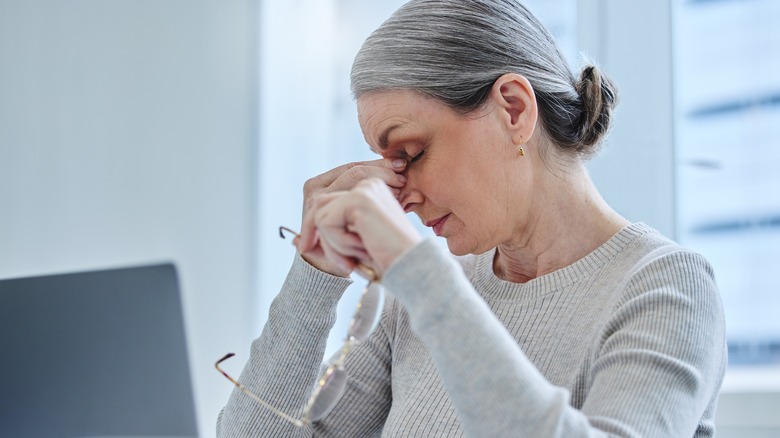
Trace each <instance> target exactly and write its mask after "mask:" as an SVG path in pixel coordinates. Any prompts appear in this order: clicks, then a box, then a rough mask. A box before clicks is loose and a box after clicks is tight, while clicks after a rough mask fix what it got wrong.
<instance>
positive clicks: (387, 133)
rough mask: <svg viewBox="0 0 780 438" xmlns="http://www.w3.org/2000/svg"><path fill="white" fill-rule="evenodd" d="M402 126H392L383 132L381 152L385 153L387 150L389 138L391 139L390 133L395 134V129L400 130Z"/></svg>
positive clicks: (380, 141) (380, 140)
mask: <svg viewBox="0 0 780 438" xmlns="http://www.w3.org/2000/svg"><path fill="white" fill-rule="evenodd" d="M399 126H400V125H392V126H389V127H388V128H387V129H385V130H384V131H382V134H381V135H380V136H379V150H380V151H383V150H385V149H387V143H388V137H390V133H391V132H393V129H395V128H398V127H399Z"/></svg>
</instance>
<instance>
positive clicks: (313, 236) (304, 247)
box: [298, 192, 343, 253]
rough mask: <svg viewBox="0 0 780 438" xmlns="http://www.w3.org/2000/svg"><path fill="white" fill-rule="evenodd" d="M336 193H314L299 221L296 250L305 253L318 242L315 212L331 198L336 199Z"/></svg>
mask: <svg viewBox="0 0 780 438" xmlns="http://www.w3.org/2000/svg"><path fill="white" fill-rule="evenodd" d="M342 193H343V192H338V193H325V194H320V195H315V196H314V197H313V198H312V200H311V207H309V208H307V211H306V212H304V214H303V220H302V221H301V232H300V236H301V238H300V241H299V242H298V252H300V253H306V252H308V251H311V250H312V249H314V247H316V246H317V243H318V234H317V225H316V217H315V216H316V214H317V212H318V211H319V210H320V209H322V208H323V207H324V206H325V205H327V204H328V203H330V202H331V201H332V200H333V199H336V198H337V197H338V196H340V194H342Z"/></svg>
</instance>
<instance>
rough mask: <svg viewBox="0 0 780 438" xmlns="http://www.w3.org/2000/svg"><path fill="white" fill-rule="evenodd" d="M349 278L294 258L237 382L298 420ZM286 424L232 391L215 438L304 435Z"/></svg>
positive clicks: (301, 430) (236, 389)
mask: <svg viewBox="0 0 780 438" xmlns="http://www.w3.org/2000/svg"><path fill="white" fill-rule="evenodd" d="M349 284H350V279H348V278H341V277H336V276H332V275H330V274H327V273H325V272H322V271H319V270H317V269H316V268H314V267H313V266H311V265H310V264H309V263H307V262H306V261H305V260H303V259H302V258H301V257H300V255H298V254H296V257H295V261H294V262H293V265H292V268H291V269H290V272H289V274H288V275H287V278H286V280H285V282H284V284H283V286H282V290H281V291H280V292H279V294H278V295H277V297H276V298H275V299H274V301H273V303H272V304H271V308H270V312H269V317H268V321H267V323H266V325H265V327H264V328H263V332H262V334H261V335H260V337H259V338H257V339H256V340H255V341H254V342H253V343H252V347H251V351H250V357H249V360H248V361H247V363H246V365H245V367H244V370H243V371H242V372H241V376H240V377H239V378H238V381H239V382H241V383H242V384H243V385H244V386H245V387H246V388H247V389H249V390H250V391H252V392H253V393H255V394H257V395H258V396H259V397H260V398H261V399H263V400H265V401H266V402H268V403H269V404H271V405H272V406H274V407H276V408H277V409H279V410H281V411H282V412H285V413H287V414H288V415H290V416H292V417H296V418H299V417H300V415H301V414H302V410H303V408H304V407H305V405H306V403H307V401H308V399H309V397H310V396H311V392H312V388H313V387H314V385H315V382H316V380H317V376H318V373H319V370H320V364H321V362H322V359H323V355H324V352H325V346H326V342H327V338H328V333H329V331H330V329H331V327H332V326H333V324H334V322H335V319H336V307H337V304H338V300H339V299H340V297H341V295H342V294H343V292H344V290H345V289H346V288H347V286H348V285H349ZM311 434H312V432H311V431H310V430H308V428H305V427H304V428H297V427H295V426H294V425H293V424H292V423H290V422H288V421H286V420H284V419H282V418H279V417H278V416H277V415H275V414H274V413H272V412H271V411H269V410H268V409H266V408H265V407H263V406H261V405H260V404H258V403H257V402H256V401H254V400H252V399H251V398H249V397H248V396H247V395H246V394H244V393H243V392H241V391H240V390H239V389H238V388H235V389H234V390H233V393H232V394H231V396H230V398H229V399H228V402H227V404H226V405H225V407H224V408H223V409H222V412H220V415H219V418H218V420H217V436H220V437H248V436H252V437H280V436H285V437H296V436H297V437H307V436H311Z"/></svg>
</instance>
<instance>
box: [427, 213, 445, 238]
mask: <svg viewBox="0 0 780 438" xmlns="http://www.w3.org/2000/svg"><path fill="white" fill-rule="evenodd" d="M449 217H450V215H449V214H448V215H446V216H442V217H440V218H438V219H434V220H431V221H428V222H426V223H425V226H426V227H431V228H433V232H434V234H436V235H437V236H440V235H441V229H442V227H444V223H445V222H447V219H448V218H449Z"/></svg>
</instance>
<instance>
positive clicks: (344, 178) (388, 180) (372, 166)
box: [294, 159, 406, 277]
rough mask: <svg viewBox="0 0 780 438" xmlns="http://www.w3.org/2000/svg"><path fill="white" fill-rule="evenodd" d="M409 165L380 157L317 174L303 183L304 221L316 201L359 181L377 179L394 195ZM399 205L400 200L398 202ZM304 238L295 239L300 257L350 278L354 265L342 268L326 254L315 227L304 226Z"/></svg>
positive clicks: (353, 185) (320, 268)
mask: <svg viewBox="0 0 780 438" xmlns="http://www.w3.org/2000/svg"><path fill="white" fill-rule="evenodd" d="M405 168H406V161H404V160H401V159H379V160H372V161H363V162H357V163H348V164H344V165H341V166H339V167H336V168H334V169H332V170H330V171H328V172H325V173H323V174H322V175H318V176H315V177H314V178H311V179H310V180H308V181H306V183H305V184H304V185H303V222H304V225H305V224H306V221H307V217H308V216H309V215H310V212H311V210H312V207H313V206H314V204H315V202H316V201H315V200H316V199H318V198H320V197H323V196H326V195H328V194H332V193H335V192H342V191H348V190H351V189H353V188H354V187H355V186H356V185H357V184H358V183H360V182H361V181H363V180H365V179H367V178H375V179H377V180H379V181H381V182H382V183H383V184H384V185H385V187H386V188H387V189H388V190H389V191H390V192H391V193H392V194H393V195H395V196H398V194H399V193H400V191H401V187H403V185H404V182H405V181H406V178H404V176H403V175H401V172H403V171H404V169H405ZM395 202H396V204H397V203H398V202H397V201H395ZM301 236H302V237H301V238H296V241H295V242H294V243H295V244H296V246H298V250H299V252H300V253H301V256H302V257H303V258H304V259H305V260H306V261H307V262H309V263H310V264H311V265H313V266H314V267H316V268H317V269H319V270H321V271H325V272H329V273H331V274H334V275H338V276H342V277H347V276H349V274H350V273H351V272H352V267H354V266H353V265H348V266H347V267H340V266H339V265H338V264H337V263H336V262H335V260H332V259H329V258H328V257H326V256H325V253H324V250H323V248H322V247H321V246H320V245H319V240H320V237H319V235H318V232H317V230H316V228H313V227H309V228H302V229H301ZM301 241H306V242H307V244H306V248H307V249H306V250H305V251H304V250H301V248H302V246H301V245H300V243H301Z"/></svg>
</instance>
